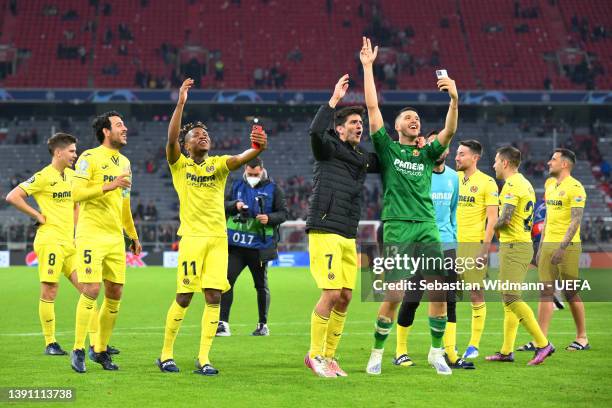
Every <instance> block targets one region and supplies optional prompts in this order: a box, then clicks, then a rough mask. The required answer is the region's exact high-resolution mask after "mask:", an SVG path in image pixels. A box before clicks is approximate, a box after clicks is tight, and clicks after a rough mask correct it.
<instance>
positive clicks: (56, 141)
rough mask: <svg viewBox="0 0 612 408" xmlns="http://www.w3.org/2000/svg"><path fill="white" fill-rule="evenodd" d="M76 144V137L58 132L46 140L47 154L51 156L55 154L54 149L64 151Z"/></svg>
mask: <svg viewBox="0 0 612 408" xmlns="http://www.w3.org/2000/svg"><path fill="white" fill-rule="evenodd" d="M76 142H77V138H76V137H74V136H72V135H70V134H68V133H62V132H58V133H56V134H54V135H53V136H51V137H50V138H49V139H48V140H47V147H48V148H49V153H50V154H51V156H53V152H55V149H64V148H66V147H68V146H70V145H71V144H75V143H76Z"/></svg>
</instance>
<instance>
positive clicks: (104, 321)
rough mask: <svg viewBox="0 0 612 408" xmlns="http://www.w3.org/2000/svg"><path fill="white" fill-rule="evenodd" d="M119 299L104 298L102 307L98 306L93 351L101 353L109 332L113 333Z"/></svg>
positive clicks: (106, 343)
mask: <svg viewBox="0 0 612 408" xmlns="http://www.w3.org/2000/svg"><path fill="white" fill-rule="evenodd" d="M120 304H121V301H120V300H115V299H109V298H107V297H105V298H104V301H103V302H102V307H101V308H100V313H99V314H100V319H99V321H100V323H99V325H100V327H99V328H98V336H97V338H96V342H95V344H94V351H95V352H96V353H101V352H102V351H105V350H106V347H107V346H108V342H109V340H110V337H111V334H113V328H114V327H115V322H116V321H117V314H118V313H119V306H120Z"/></svg>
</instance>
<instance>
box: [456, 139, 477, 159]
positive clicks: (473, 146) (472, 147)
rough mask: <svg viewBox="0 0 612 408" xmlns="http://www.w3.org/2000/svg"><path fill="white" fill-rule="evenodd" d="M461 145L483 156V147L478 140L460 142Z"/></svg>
mask: <svg viewBox="0 0 612 408" xmlns="http://www.w3.org/2000/svg"><path fill="white" fill-rule="evenodd" d="M459 145H461V146H465V147H467V148H468V149H470V150H471V151H472V153H474V154H477V155H479V156H482V145H481V144H480V142H479V141H478V140H475V139H468V140H460V141H459Z"/></svg>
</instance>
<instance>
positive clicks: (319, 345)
mask: <svg viewBox="0 0 612 408" xmlns="http://www.w3.org/2000/svg"><path fill="white" fill-rule="evenodd" d="M328 324H329V317H323V316H321V315H320V314H318V313H317V312H316V311H314V310H313V311H312V315H310V351H309V352H308V354H309V355H310V357H311V358H312V357H316V356H322V355H323V345H324V343H325V338H326V336H327V326H328Z"/></svg>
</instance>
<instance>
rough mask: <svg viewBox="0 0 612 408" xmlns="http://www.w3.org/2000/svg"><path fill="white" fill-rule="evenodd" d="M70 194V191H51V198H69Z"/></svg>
mask: <svg viewBox="0 0 612 408" xmlns="http://www.w3.org/2000/svg"><path fill="white" fill-rule="evenodd" d="M71 196H72V192H70V191H62V192H59V193H53V198H55V199H58V200H59V199H62V198H70V197H71Z"/></svg>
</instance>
